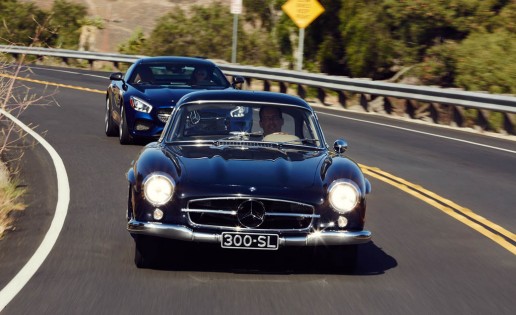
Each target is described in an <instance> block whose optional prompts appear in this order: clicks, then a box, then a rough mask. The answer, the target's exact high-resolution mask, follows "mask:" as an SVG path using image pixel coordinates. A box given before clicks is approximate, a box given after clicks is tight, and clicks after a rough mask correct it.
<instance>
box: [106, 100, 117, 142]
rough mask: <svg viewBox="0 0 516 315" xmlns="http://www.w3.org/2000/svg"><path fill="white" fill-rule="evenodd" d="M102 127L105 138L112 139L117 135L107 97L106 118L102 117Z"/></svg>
mask: <svg viewBox="0 0 516 315" xmlns="http://www.w3.org/2000/svg"><path fill="white" fill-rule="evenodd" d="M104 125H105V131H106V136H108V137H114V136H116V135H117V129H116V125H115V122H114V121H113V116H112V109H111V101H110V99H109V95H108V97H107V98H106V116H105V117H104Z"/></svg>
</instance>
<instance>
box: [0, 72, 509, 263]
mask: <svg viewBox="0 0 516 315" xmlns="http://www.w3.org/2000/svg"><path fill="white" fill-rule="evenodd" d="M0 76H1V77H6V78H11V79H16V80H22V81H28V82H33V83H39V84H44V85H51V86H58V87H63V88H69V89H75V90H80V91H86V92H93V93H100V94H104V93H106V92H105V91H101V90H95V89H88V88H83V87H78V86H73V85H66V84H58V83H52V82H47V81H40V80H34V79H28V78H21V77H14V76H11V75H6V74H0ZM360 167H361V168H362V171H363V172H364V174H366V175H368V176H371V177H374V178H376V179H378V180H381V181H383V182H385V183H387V184H389V185H392V186H394V187H396V188H398V189H400V190H402V191H404V192H406V193H408V194H409V195H411V196H414V197H416V198H418V199H420V200H422V201H424V202H426V203H428V204H429V205H431V206H432V207H435V208H437V209H439V210H441V211H442V212H444V213H446V214H447V215H449V216H451V217H452V218H454V219H456V220H458V221H459V222H462V223H463V224H465V225H467V226H469V227H470V228H472V229H474V230H475V231H477V232H479V233H480V234H482V235H484V236H486V237H487V238H489V239H491V240H493V241H494V242H496V243H497V244H499V245H500V246H502V247H503V248H505V249H506V250H508V251H509V252H511V253H512V254H513V255H516V235H515V234H514V233H512V232H510V231H507V230H506V229H504V228H502V227H501V226H499V225H497V224H495V223H493V222H491V221H489V220H487V219H486V218H484V217H482V216H479V215H477V214H475V213H474V212H473V211H471V210H470V209H468V208H464V207H462V206H460V205H458V204H456V203H454V202H453V201H451V200H448V199H445V198H442V197H440V196H439V195H437V194H435V193H433V192H431V191H429V190H427V189H425V188H423V187H421V186H419V185H415V184H412V183H410V182H408V181H406V180H404V179H402V178H399V177H396V176H394V175H392V174H389V173H387V172H384V171H382V170H380V169H378V168H375V167H370V166H366V165H362V164H361V165H360Z"/></svg>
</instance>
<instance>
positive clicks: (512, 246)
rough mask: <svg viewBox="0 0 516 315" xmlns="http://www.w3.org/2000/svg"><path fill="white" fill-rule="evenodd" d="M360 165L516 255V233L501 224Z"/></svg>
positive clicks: (366, 172)
mask: <svg viewBox="0 0 516 315" xmlns="http://www.w3.org/2000/svg"><path fill="white" fill-rule="evenodd" d="M360 167H361V168H362V171H363V172H364V174H366V175H368V176H371V177H374V178H376V179H378V180H381V181H383V182H385V183H387V184H389V185H392V186H394V187H396V188H398V189H400V190H402V191H404V192H406V193H407V194H409V195H412V196H414V197H416V198H418V199H420V200H422V201H424V202H426V203H428V204H429V205H431V206H433V207H435V208H437V209H439V210H441V211H442V212H444V213H446V214H447V215H449V216H451V217H452V218H454V219H456V220H458V221H460V222H462V223H463V224H465V225H467V226H469V227H470V228H472V229H474V230H475V231H477V232H479V233H480V234H482V235H484V236H486V237H488V238H490V239H491V240H493V241H494V242H496V243H497V244H499V245H500V246H502V247H503V248H505V249H507V250H508V251H510V252H511V253H512V254H514V255H516V234H514V233H512V232H510V231H507V230H506V229H504V228H502V227H501V226H499V225H497V224H495V223H493V222H491V221H489V220H487V219H486V218H484V217H482V216H479V215H478V214H475V213H474V212H473V211H471V210H470V209H468V208H464V207H462V206H460V205H458V204H456V203H454V202H453V201H451V200H448V199H445V198H442V197H441V196H439V195H437V194H435V193H433V192H431V191H429V190H427V189H425V188H423V187H421V186H419V185H415V184H412V183H410V182H408V181H406V180H404V179H402V178H399V177H396V176H394V175H392V174H389V173H387V172H384V171H382V170H380V169H378V168H375V167H370V166H366V165H360Z"/></svg>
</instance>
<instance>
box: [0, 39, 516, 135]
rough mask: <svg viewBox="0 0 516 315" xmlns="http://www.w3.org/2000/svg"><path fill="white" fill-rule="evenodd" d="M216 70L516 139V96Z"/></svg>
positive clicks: (251, 82)
mask: <svg viewBox="0 0 516 315" xmlns="http://www.w3.org/2000/svg"><path fill="white" fill-rule="evenodd" d="M0 52H4V53H7V54H11V55H13V56H15V57H16V56H18V55H20V54H27V55H35V56H38V57H39V58H40V59H41V58H44V57H45V56H50V57H55V58H61V59H62V60H63V61H64V62H68V60H69V59H82V60H87V61H88V63H89V64H90V66H91V67H93V65H94V62H95V61H104V62H112V63H113V65H114V66H115V68H118V67H119V66H120V64H121V63H127V64H130V63H133V62H134V61H136V60H137V59H139V58H141V57H144V56H131V55H123V54H114V53H98V52H89V51H75V50H65V49H52V48H41V47H20V46H8V45H0ZM215 62H216V61H215ZM217 64H218V65H219V67H220V68H221V69H222V70H223V71H224V73H225V74H226V75H228V76H235V75H241V76H243V77H245V78H246V82H247V84H246V86H247V87H248V88H254V89H256V88H259V89H262V90H264V91H271V90H274V89H275V90H277V91H279V92H282V93H287V92H288V93H293V94H297V95H298V96H300V97H302V98H307V97H308V96H312V94H313V96H314V97H315V98H317V99H318V100H319V101H320V102H321V103H322V104H325V105H328V106H331V105H332V104H339V105H340V106H342V107H344V108H351V107H352V106H358V108H361V109H362V110H365V111H374V112H381V113H385V114H389V115H398V116H405V117H409V118H412V119H422V120H426V121H431V122H434V123H438V124H446V125H452V126H458V127H474V128H476V129H479V130H485V131H495V132H501V133H505V134H510V135H515V134H516V128H515V124H516V96H514V95H498V94H489V93H482V92H467V91H462V90H458V89H444V88H438V87H427V86H416V85H407V84H398V83H388V82H380V81H371V80H367V79H353V78H348V77H339V76H329V75H325V74H317V73H308V72H302V71H292V70H285V69H274V68H265V67H254V66H243V65H238V64H229V63H223V62H217ZM255 82H258V83H255ZM259 82H261V83H262V84H261V85H260V84H259Z"/></svg>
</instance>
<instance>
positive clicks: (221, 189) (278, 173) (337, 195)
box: [127, 90, 371, 270]
mask: <svg viewBox="0 0 516 315" xmlns="http://www.w3.org/2000/svg"><path fill="white" fill-rule="evenodd" d="M346 149H347V143H346V141H344V140H336V141H335V143H334V145H333V148H332V149H331V150H330V149H329V148H328V145H327V144H326V142H325V139H324V135H323V133H322V130H321V128H320V126H319V123H318V120H317V116H316V114H315V112H314V111H313V110H312V108H311V107H310V106H309V105H308V104H307V103H306V102H305V101H304V100H302V99H300V98H298V97H295V96H290V95H286V94H280V93H273V92H253V91H239V90H229V91H202V92H193V93H190V94H188V95H186V96H184V97H183V98H182V99H181V100H180V101H179V102H178V103H177V105H176V106H175V107H174V109H173V112H172V115H171V117H170V119H169V120H168V122H167V124H166V126H165V129H164V131H163V133H162V135H161V137H160V139H159V140H158V141H157V142H152V143H150V144H148V145H147V146H146V147H145V148H143V149H142V151H141V152H140V153H139V155H138V157H137V159H136V160H135V161H134V163H133V165H132V167H131V168H130V169H129V172H128V174H127V178H128V180H129V202H128V210H127V220H128V224H127V229H128V231H129V233H130V234H131V235H132V236H133V238H134V240H135V244H136V249H135V263H136V265H137V266H138V267H150V266H153V264H154V263H156V261H157V260H158V259H159V257H160V252H159V249H158V248H157V247H156V246H155V244H156V242H157V241H159V239H162V238H165V239H173V240H176V241H183V244H184V242H192V245H193V243H195V242H205V243H213V245H214V246H218V247H222V248H224V250H225V249H227V250H232V249H241V250H242V249H243V250H282V248H287V247H294V246H301V247H311V248H316V247H317V248H318V249H323V250H324V252H326V253H330V254H329V255H326V257H330V258H331V259H328V264H331V265H333V266H335V267H338V268H346V269H347V270H349V269H353V268H354V267H355V265H356V260H357V247H358V245H359V244H362V243H366V242H368V241H369V240H370V238H371V232H370V231H367V230H365V229H364V221H365V220H364V219H365V212H366V194H368V193H369V192H370V191H371V186H370V183H369V181H368V180H367V179H366V178H365V177H364V175H363V173H362V171H361V169H360V167H359V166H358V165H357V164H356V163H355V162H353V161H352V160H350V159H349V158H347V157H346V156H344V151H345V150H346Z"/></svg>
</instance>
